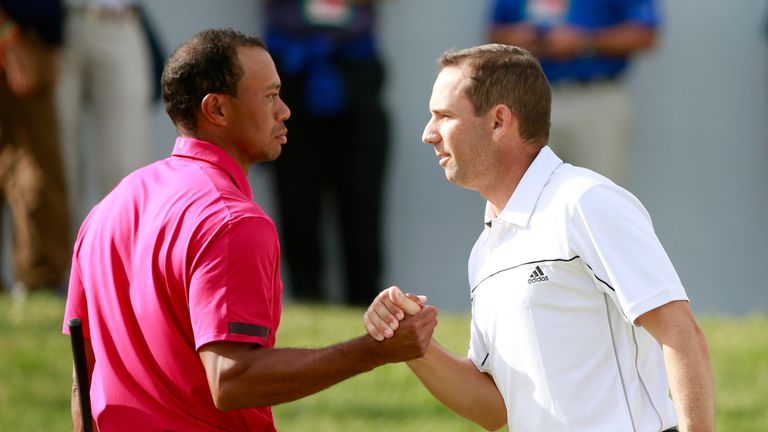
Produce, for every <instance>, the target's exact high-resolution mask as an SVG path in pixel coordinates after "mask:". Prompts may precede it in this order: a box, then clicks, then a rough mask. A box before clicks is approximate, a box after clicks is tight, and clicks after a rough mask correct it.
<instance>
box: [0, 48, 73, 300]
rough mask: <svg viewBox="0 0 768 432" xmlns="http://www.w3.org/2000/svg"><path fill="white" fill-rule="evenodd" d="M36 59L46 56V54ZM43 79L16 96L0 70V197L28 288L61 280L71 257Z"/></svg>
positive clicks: (49, 93)
mask: <svg viewBox="0 0 768 432" xmlns="http://www.w3.org/2000/svg"><path fill="white" fill-rule="evenodd" d="M44 58H45V59H44ZM40 59H41V60H40V61H50V58H49V57H47V56H45V55H44V53H41V56H40ZM50 66H51V65H48V67H47V69H48V70H51V67H50ZM46 81H47V82H46V83H44V84H43V85H42V87H41V88H40V89H39V90H38V91H36V92H35V93H34V94H33V95H31V96H27V97H25V98H23V99H19V98H17V97H16V96H15V95H14V94H13V93H11V91H10V89H9V88H8V85H7V80H6V77H5V74H4V73H3V72H2V71H1V70H0V199H1V200H2V201H3V203H4V204H7V205H8V206H9V207H10V210H11V214H12V216H13V228H14V229H13V231H14V241H13V246H14V273H15V276H16V279H17V280H18V281H20V282H22V283H24V284H25V285H26V286H27V287H28V288H30V289H35V288H40V287H43V286H46V285H49V286H50V285H55V284H60V283H64V282H65V280H64V277H65V274H66V271H67V266H68V264H69V258H70V256H71V246H70V243H69V211H68V207H67V194H66V185H65V180H64V170H63V164H62V158H61V151H60V149H59V138H58V129H57V127H56V111H55V105H54V95H53V85H52V82H51V81H52V80H50V79H47V80H46Z"/></svg>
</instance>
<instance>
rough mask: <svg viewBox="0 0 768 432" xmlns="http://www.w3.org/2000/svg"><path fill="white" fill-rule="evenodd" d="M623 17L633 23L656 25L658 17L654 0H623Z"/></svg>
mask: <svg viewBox="0 0 768 432" xmlns="http://www.w3.org/2000/svg"><path fill="white" fill-rule="evenodd" d="M623 3H624V13H625V19H626V20H627V21H632V22H635V23H639V24H643V25H647V26H649V27H657V26H658V25H659V21H660V17H659V10H658V5H657V3H656V1H655V0H623Z"/></svg>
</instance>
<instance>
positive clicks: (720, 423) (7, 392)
mask: <svg viewBox="0 0 768 432" xmlns="http://www.w3.org/2000/svg"><path fill="white" fill-rule="evenodd" d="M63 308H64V305H63V301H62V300H61V299H59V298H56V297H53V296H51V295H47V294H37V295H33V296H31V297H30V298H29V299H28V301H27V304H26V306H25V309H24V313H23V314H19V315H18V316H13V315H14V314H13V313H12V311H11V301H10V299H9V298H8V297H7V296H4V295H0V431H67V430H71V426H70V420H69V389H70V383H71V355H70V348H69V340H68V339H67V338H66V337H65V336H63V335H61V315H62V312H63ZM362 313H363V311H362V309H350V308H342V307H334V306H306V305H290V306H288V307H286V310H285V312H284V315H283V320H282V325H281V329H280V332H279V333H278V340H279V345H281V346H303V347H316V346H322V345H327V344H331V343H335V342H340V341H342V340H345V339H348V338H351V337H354V336H357V335H360V334H362V333H363V331H364V329H363V327H362V319H361V317H362ZM468 322H469V317H468V316H467V315H465V314H451V313H445V312H444V313H442V314H441V316H440V324H439V326H438V328H437V330H436V335H437V336H436V337H437V339H438V340H439V341H440V342H441V343H442V344H443V345H445V346H446V347H447V348H448V349H450V350H452V351H454V352H456V353H464V352H465V351H466V344H467V339H468V336H469V330H468ZM700 322H701V324H702V327H703V329H704V332H705V333H706V335H707V338H708V341H709V344H710V351H711V354H712V363H713V367H714V374H715V387H716V390H717V429H718V430H720V431H726V432H740V431H743V432H753V431H766V430H768V315H761V316H752V317H748V318H743V319H735V318H725V317H705V318H701V319H700ZM274 413H275V420H276V422H277V426H278V429H279V430H281V431H318V432H322V431H333V432H337V431H392V430H398V431H427V432H428V431H441V432H442V431H447V432H450V431H477V430H480V428H479V427H477V426H475V425H473V424H471V423H469V422H468V421H465V420H464V419H461V418H459V417H457V416H455V415H454V414H452V413H451V412H449V411H448V410H447V409H445V408H443V407H442V406H441V405H440V404H439V403H437V402H436V401H435V400H434V399H433V398H432V397H431V396H430V395H429V393H427V392H426V391H425V390H424V389H423V388H422V387H421V385H420V384H419V382H418V380H417V379H416V378H415V377H414V376H413V375H412V374H411V373H410V371H409V370H408V368H407V367H406V366H404V365H388V366H385V367H382V368H379V369H377V370H375V371H373V372H371V373H368V374H364V375H361V376H357V377H354V378H351V379H349V380H347V381H345V382H343V383H341V384H339V385H337V386H335V387H332V388H331V389H328V390H326V391H324V392H321V393H319V394H316V395H314V396H310V397H308V398H305V399H303V400H300V401H297V402H293V403H289V404H284V405H279V406H276V407H275V408H274Z"/></svg>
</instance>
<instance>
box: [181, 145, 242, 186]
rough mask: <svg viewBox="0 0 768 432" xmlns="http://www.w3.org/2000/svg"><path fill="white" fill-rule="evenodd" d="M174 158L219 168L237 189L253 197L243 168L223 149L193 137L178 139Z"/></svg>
mask: <svg viewBox="0 0 768 432" xmlns="http://www.w3.org/2000/svg"><path fill="white" fill-rule="evenodd" d="M172 156H175V157H184V158H190V159H197V160H201V161H204V162H208V163H210V164H212V165H215V166H217V167H219V168H220V169H222V170H224V172H226V173H227V174H228V175H229V178H230V179H232V183H234V184H235V186H236V187H237V189H239V190H240V191H241V192H242V193H244V194H246V196H248V197H249V198H250V197H253V193H252V192H251V185H250V183H248V178H247V177H246V175H245V173H244V172H243V168H242V167H241V166H240V164H238V163H237V162H236V161H235V159H234V158H233V157H232V156H230V155H229V153H227V152H226V151H224V149H223V148H221V147H219V146H217V145H215V144H211V143H209V142H206V141H202V140H199V139H195V138H191V137H177V138H176V144H175V145H174V147H173V153H172Z"/></svg>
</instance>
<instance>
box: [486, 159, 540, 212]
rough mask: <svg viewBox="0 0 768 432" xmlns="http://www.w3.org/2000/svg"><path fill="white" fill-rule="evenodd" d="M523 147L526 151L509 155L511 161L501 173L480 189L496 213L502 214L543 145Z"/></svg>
mask: <svg viewBox="0 0 768 432" xmlns="http://www.w3.org/2000/svg"><path fill="white" fill-rule="evenodd" d="M523 149H524V151H522V152H520V153H518V154H516V155H513V156H511V157H509V158H508V161H509V163H508V164H506V165H505V166H504V169H502V170H501V171H500V172H499V175H498V176H495V178H494V179H493V180H492V181H491V182H489V183H488V187H487V188H485V190H481V191H479V192H480V195H481V196H482V197H483V198H485V199H486V200H487V201H488V202H489V203H490V204H491V208H492V209H493V211H494V212H495V213H496V215H499V214H501V212H502V211H503V210H504V207H506V206H507V203H508V202H509V200H510V198H512V195H513V194H514V193H515V190H516V189H517V186H518V185H519V184H520V180H522V179H523V176H524V175H525V173H526V171H528V168H530V166H531V164H532V163H533V161H534V159H536V156H538V154H539V152H540V151H541V149H542V147H538V146H526V147H524V148H523Z"/></svg>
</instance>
